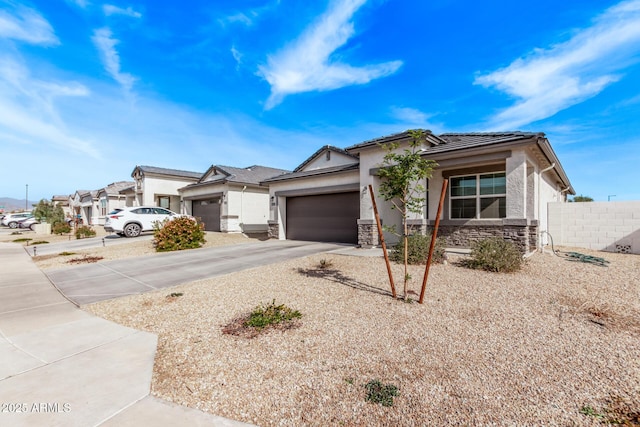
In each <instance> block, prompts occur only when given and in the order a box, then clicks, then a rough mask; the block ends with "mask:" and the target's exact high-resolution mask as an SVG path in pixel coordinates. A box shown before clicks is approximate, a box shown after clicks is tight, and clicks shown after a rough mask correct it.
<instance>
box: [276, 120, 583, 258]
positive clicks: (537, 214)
mask: <svg viewBox="0 0 640 427" xmlns="http://www.w3.org/2000/svg"><path fill="white" fill-rule="evenodd" d="M425 135H426V140H425V142H424V144H423V146H422V150H423V152H422V153H423V154H422V156H423V157H424V158H426V159H431V160H435V161H436V162H437V163H438V167H437V168H436V169H435V170H434V174H433V177H432V178H431V179H429V180H428V181H427V182H425V183H423V184H424V186H425V188H428V190H427V193H426V194H425V196H426V199H427V204H426V206H425V208H424V210H423V212H422V213H420V214H415V215H413V216H412V217H411V218H410V221H409V222H410V225H411V228H412V231H413V232H417V233H424V232H425V231H427V230H429V229H431V228H432V227H433V225H434V222H435V219H436V218H435V217H436V213H437V208H438V203H439V199H440V189H441V187H442V183H443V180H444V179H445V178H446V179H448V182H449V186H448V189H447V192H446V197H445V203H444V211H443V215H442V217H441V222H440V229H439V233H438V234H439V236H443V237H445V238H446V240H447V244H448V245H450V246H456V247H469V246H470V245H471V243H472V242H473V241H475V240H478V239H481V238H484V237H488V236H501V237H503V238H505V239H509V240H512V241H513V242H515V243H516V244H517V245H518V247H519V248H520V250H521V251H522V252H523V253H527V252H531V251H532V250H534V249H535V248H536V246H537V244H538V239H539V234H540V231H541V230H546V229H547V222H548V219H547V210H546V206H547V203H549V202H556V201H564V200H566V196H567V194H575V191H574V190H573V187H572V186H571V183H570V182H569V179H568V177H567V175H566V173H565V171H564V169H563V168H562V166H561V164H560V161H559V159H558V158H557V156H556V155H555V153H554V151H553V149H552V148H551V145H550V143H549V141H548V140H547V138H545V135H544V134H543V133H531V132H495V133H447V134H441V135H434V134H433V133H431V132H430V131H425ZM410 141H411V136H410V134H409V133H408V132H402V133H398V134H394V135H390V136H387V137H384V138H378V139H374V140H370V141H365V142H363V143H360V144H356V145H352V146H350V147H347V148H346V149H340V148H337V147H332V146H326V147H322V148H321V149H320V150H318V151H317V152H316V153H314V154H313V155H312V156H311V157H309V158H308V159H307V160H305V161H304V162H303V163H302V164H301V165H300V166H298V167H297V168H296V169H295V170H294V171H293V172H292V173H289V174H284V175H279V176H276V177H273V178H269V179H266V180H265V181H263V184H266V185H268V186H269V194H270V200H271V212H270V221H269V227H270V235H271V236H272V237H275V238H278V239H297V240H318V241H335V242H346V243H354V244H358V245H361V246H363V247H371V246H376V245H378V244H379V239H378V235H377V227H376V225H375V219H374V213H373V207H372V203H371V198H370V195H369V191H368V185H372V186H373V188H374V190H375V194H376V201H377V203H378V207H379V211H380V215H381V217H382V220H383V223H384V224H385V225H394V224H395V225H397V229H400V227H399V225H400V221H401V218H400V214H399V212H398V211H396V210H392V209H391V208H390V206H389V204H388V203H384V201H383V200H382V199H381V198H380V196H379V195H378V189H379V186H380V177H379V176H378V170H379V169H380V167H381V166H382V161H383V158H384V155H385V154H386V152H385V151H384V150H383V149H382V148H381V144H386V143H390V142H394V143H398V144H399V150H403V149H405V148H407V147H408V144H409V142H410ZM385 240H388V241H390V242H391V243H393V242H397V241H398V237H397V236H396V235H393V234H390V233H386V234H385Z"/></svg>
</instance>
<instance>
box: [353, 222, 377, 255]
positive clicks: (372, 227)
mask: <svg viewBox="0 0 640 427" xmlns="http://www.w3.org/2000/svg"><path fill="white" fill-rule="evenodd" d="M379 244H380V239H379V238H378V226H377V225H376V221H375V220H374V219H359V220H358V245H359V246H360V247H362V248H372V247H374V246H378V245H379Z"/></svg>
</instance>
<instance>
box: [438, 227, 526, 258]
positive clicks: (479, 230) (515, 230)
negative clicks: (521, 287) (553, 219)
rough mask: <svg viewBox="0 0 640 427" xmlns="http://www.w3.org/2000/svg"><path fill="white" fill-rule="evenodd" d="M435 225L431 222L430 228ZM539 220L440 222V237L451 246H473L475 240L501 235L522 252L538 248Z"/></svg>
mask: <svg viewBox="0 0 640 427" xmlns="http://www.w3.org/2000/svg"><path fill="white" fill-rule="evenodd" d="M432 228H433V225H432V224H430V226H429V229H432ZM537 236H538V222H537V221H531V222H530V223H528V222H527V220H509V219H505V220H503V221H502V224H501V225H500V224H486V225H483V224H481V223H472V224H468V223H467V224H460V225H456V224H451V223H450V221H447V223H446V224H442V223H441V224H440V226H439V228H438V237H443V238H444V239H445V241H446V245H447V246H450V247H465V248H469V247H471V244H472V243H473V242H476V241H478V240H482V239H487V238H490V237H501V238H503V239H505V240H509V241H511V242H513V243H514V244H515V245H516V247H517V248H518V250H520V252H521V253H522V254H527V253H530V252H533V251H535V250H536V247H537V243H538V237H537Z"/></svg>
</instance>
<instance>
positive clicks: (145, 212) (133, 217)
mask: <svg viewBox="0 0 640 427" xmlns="http://www.w3.org/2000/svg"><path fill="white" fill-rule="evenodd" d="M180 216H185V215H182V214H178V213H175V212H172V211H170V210H169V209H165V208H160V207H157V206H135V207H129V208H124V209H116V210H114V211H113V212H109V214H107V218H106V221H105V224H104V230H105V231H107V232H110V233H117V234H118V235H120V236H126V237H137V236H139V235H140V233H142V232H143V231H151V230H153V225H154V224H155V223H156V222H162V221H164V220H166V219H169V220H171V219H173V218H177V217H180Z"/></svg>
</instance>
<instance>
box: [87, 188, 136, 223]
mask: <svg viewBox="0 0 640 427" xmlns="http://www.w3.org/2000/svg"><path fill="white" fill-rule="evenodd" d="M133 185H134V183H133V182H132V181H118V182H113V183H111V184H109V185H107V186H106V187H104V188H101V189H100V190H98V191H97V194H96V197H97V199H98V209H97V212H96V213H95V215H94V218H93V219H92V224H99V225H104V223H105V220H106V217H107V214H108V213H109V212H111V211H113V210H114V209H116V208H124V207H126V206H127V204H126V202H127V197H126V195H125V194H123V193H122V190H124V189H126V188H131V187H132V186H133Z"/></svg>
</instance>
